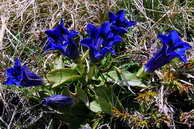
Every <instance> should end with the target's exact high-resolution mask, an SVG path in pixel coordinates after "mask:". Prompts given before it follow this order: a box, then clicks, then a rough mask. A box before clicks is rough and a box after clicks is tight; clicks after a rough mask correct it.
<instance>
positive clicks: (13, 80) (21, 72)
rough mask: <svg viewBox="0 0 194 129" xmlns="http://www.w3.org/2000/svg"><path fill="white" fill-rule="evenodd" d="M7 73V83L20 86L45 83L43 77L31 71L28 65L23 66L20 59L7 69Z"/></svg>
mask: <svg viewBox="0 0 194 129" xmlns="http://www.w3.org/2000/svg"><path fill="white" fill-rule="evenodd" d="M6 75H7V80H6V81H5V82H4V84H5V85H16V86H19V87H30V86H38V85H43V79H42V77H40V76H39V75H37V74H35V73H33V72H31V71H30V70H29V68H28V67H27V66H26V65H23V66H22V65H21V61H20V60H19V59H16V60H15V63H14V66H13V67H11V68H8V69H7V71H6Z"/></svg>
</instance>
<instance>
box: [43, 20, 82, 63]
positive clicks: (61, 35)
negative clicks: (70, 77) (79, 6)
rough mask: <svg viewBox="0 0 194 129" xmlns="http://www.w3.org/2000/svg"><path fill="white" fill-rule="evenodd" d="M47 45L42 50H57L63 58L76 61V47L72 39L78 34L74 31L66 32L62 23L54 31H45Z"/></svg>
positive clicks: (77, 52)
mask: <svg viewBox="0 0 194 129" xmlns="http://www.w3.org/2000/svg"><path fill="white" fill-rule="evenodd" d="M45 33H46V34H47V36H48V37H47V40H48V44H47V45H46V46H45V48H44V50H58V51H60V52H61V53H62V54H63V55H64V56H67V57H69V58H70V59H73V60H75V59H77V58H78V57H79V50H78V45H77V44H76V43H75V41H74V38H75V37H76V36H77V35H78V34H79V33H78V32H77V31H75V30H71V31H68V29H67V28H65V27H64V21H63V20H61V23H60V24H59V25H57V26H56V27H55V28H54V29H51V30H46V31H45Z"/></svg>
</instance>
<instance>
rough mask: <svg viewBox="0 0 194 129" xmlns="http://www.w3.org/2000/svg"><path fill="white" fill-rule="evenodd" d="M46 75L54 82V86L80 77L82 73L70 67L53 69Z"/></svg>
mask: <svg viewBox="0 0 194 129" xmlns="http://www.w3.org/2000/svg"><path fill="white" fill-rule="evenodd" d="M46 77H47V79H48V81H49V82H51V83H53V87H56V86H59V85H61V84H64V83H66V82H72V81H76V80H78V79H80V75H79V74H78V73H77V72H76V70H74V69H68V68H66V69H56V70H53V71H51V72H49V73H48V74H47V76H46Z"/></svg>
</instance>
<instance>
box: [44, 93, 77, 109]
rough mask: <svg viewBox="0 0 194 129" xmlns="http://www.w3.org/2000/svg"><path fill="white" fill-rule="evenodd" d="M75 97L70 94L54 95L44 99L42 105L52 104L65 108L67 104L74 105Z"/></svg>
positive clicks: (52, 105)
mask: <svg viewBox="0 0 194 129" xmlns="http://www.w3.org/2000/svg"><path fill="white" fill-rule="evenodd" d="M73 103H74V101H73V99H72V98H71V97H69V96H63V95H53V96H50V97H46V98H44V99H43V100H42V106H51V107H56V108H64V107H65V106H69V105H72V104H73Z"/></svg>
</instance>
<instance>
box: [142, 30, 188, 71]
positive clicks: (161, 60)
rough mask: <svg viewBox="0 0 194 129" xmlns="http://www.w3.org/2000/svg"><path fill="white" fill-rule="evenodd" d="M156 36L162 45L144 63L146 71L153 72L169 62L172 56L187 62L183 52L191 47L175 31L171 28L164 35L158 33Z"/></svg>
mask: <svg viewBox="0 0 194 129" xmlns="http://www.w3.org/2000/svg"><path fill="white" fill-rule="evenodd" d="M158 38H159V39H160V40H161V41H162V44H163V46H162V48H161V49H159V50H158V51H157V52H156V53H155V54H154V56H153V57H152V58H151V59H150V60H149V61H148V62H147V63H146V64H145V66H144V67H145V71H146V72H153V71H154V70H156V69H158V68H160V67H162V66H164V65H165V64H167V63H169V62H170V61H171V60H172V59H174V58H179V59H180V60H181V61H183V62H185V63H186V62H187V59H186V57H185V52H186V50H188V49H191V48H192V47H191V46H190V45H189V44H188V43H186V42H184V41H182V40H181V38H180V37H179V35H178V32H177V31H175V30H172V31H170V32H169V33H168V34H166V35H163V34H159V35H158Z"/></svg>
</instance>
